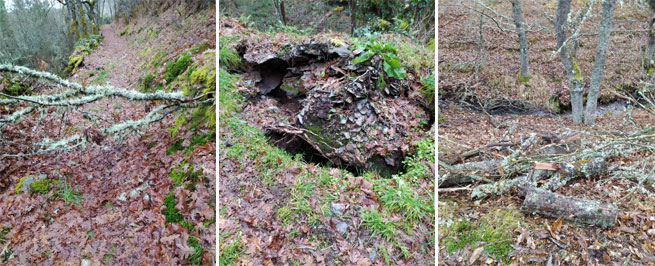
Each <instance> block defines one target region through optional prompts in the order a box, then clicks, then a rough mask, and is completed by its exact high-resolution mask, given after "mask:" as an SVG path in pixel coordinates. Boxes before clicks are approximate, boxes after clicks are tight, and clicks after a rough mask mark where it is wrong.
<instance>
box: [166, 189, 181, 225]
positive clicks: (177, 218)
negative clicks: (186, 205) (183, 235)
mask: <svg viewBox="0 0 655 266" xmlns="http://www.w3.org/2000/svg"><path fill="white" fill-rule="evenodd" d="M164 206H166V209H165V210H163V211H161V213H162V214H163V215H164V217H166V222H167V223H179V222H182V221H184V216H182V214H180V212H179V211H178V210H177V209H175V195H174V194H173V193H172V192H171V193H169V194H168V196H166V199H164Z"/></svg>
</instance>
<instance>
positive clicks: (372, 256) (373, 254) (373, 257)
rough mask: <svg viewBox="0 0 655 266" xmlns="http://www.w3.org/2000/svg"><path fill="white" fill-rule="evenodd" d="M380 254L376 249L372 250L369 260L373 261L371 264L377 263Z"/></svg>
mask: <svg viewBox="0 0 655 266" xmlns="http://www.w3.org/2000/svg"><path fill="white" fill-rule="evenodd" d="M377 256H378V254H377V252H376V251H375V249H373V250H371V254H369V255H368V258H369V259H371V262H373V261H375V258H377Z"/></svg>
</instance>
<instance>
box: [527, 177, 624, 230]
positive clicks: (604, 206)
mask: <svg viewBox="0 0 655 266" xmlns="http://www.w3.org/2000/svg"><path fill="white" fill-rule="evenodd" d="M523 188H524V189H525V190H526V196H525V201H523V206H521V211H522V212H524V213H532V214H535V213H538V214H541V215H544V216H548V217H553V218H559V217H563V218H564V219H566V220H568V221H572V222H578V223H584V224H591V225H599V226H603V227H611V226H614V223H615V222H616V216H617V213H618V208H617V207H616V205H615V204H613V203H606V202H601V201H595V200H586V199H581V198H574V197H567V196H562V195H559V194H556V193H553V192H550V191H546V190H543V189H539V188H531V187H523Z"/></svg>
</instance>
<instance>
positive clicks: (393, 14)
mask: <svg viewBox="0 0 655 266" xmlns="http://www.w3.org/2000/svg"><path fill="white" fill-rule="evenodd" d="M219 3H220V5H221V10H220V12H221V15H223V16H227V17H233V18H239V19H240V20H241V22H250V23H252V26H254V27H256V28H257V29H259V30H269V29H275V28H280V27H287V29H290V28H291V29H295V30H298V29H303V30H310V31H316V32H325V31H328V30H333V31H341V32H351V30H352V31H354V33H355V34H356V35H363V34H365V33H367V32H372V31H378V32H380V31H381V32H396V33H401V34H404V35H407V36H410V37H413V38H415V39H417V40H420V41H424V42H428V41H430V40H433V39H434V31H435V25H434V16H435V1H434V0H407V1H389V0H314V1H299V0H286V1H284V0H268V1H261V0H244V1H235V0H219ZM351 10H352V11H351ZM283 15H284V16H283ZM353 25H354V26H355V27H353ZM351 28H352V29H351Z"/></svg>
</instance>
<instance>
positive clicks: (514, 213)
mask: <svg viewBox="0 0 655 266" xmlns="http://www.w3.org/2000/svg"><path fill="white" fill-rule="evenodd" d="M522 2H523V8H524V9H523V11H524V17H525V18H526V21H527V22H528V23H539V24H541V25H543V26H544V27H546V28H551V29H552V26H551V24H549V22H548V20H546V19H545V16H544V14H555V12H554V11H555V8H556V4H553V3H554V2H544V1H522ZM464 4H466V5H469V6H471V7H475V8H476V9H480V10H482V7H480V6H478V5H474V4H473V3H470V2H467V3H464ZM579 4H580V3H577V2H576V3H574V4H573V5H574V8H573V9H575V10H577V9H578V8H579ZM490 6H491V7H492V8H494V9H495V10H498V11H499V12H500V13H501V14H504V15H505V16H508V17H511V4H510V3H508V2H502V3H501V2H495V3H493V4H490ZM598 13H600V12H598ZM598 17H599V16H592V17H591V19H590V20H589V21H587V23H586V26H585V27H584V28H583V32H585V33H588V35H584V36H585V37H584V38H583V39H582V41H581V42H582V44H583V45H581V47H580V49H581V50H580V51H579V52H578V54H579V55H580V57H579V58H578V62H579V63H580V67H581V68H582V69H583V73H584V74H585V76H584V77H585V79H586V80H587V79H588V77H589V75H590V73H591V67H592V65H593V60H592V56H593V54H594V53H595V46H596V35H593V30H594V29H595V28H597V25H598V20H599V18H598ZM645 18H646V16H645V13H644V12H641V11H639V10H637V8H636V7H634V6H632V5H630V4H626V5H624V6H617V10H616V13H615V21H614V22H613V28H615V29H616V30H617V32H616V33H613V34H612V42H611V44H610V52H609V53H608V65H607V66H606V70H605V78H604V84H605V85H603V88H602V93H601V94H602V95H604V96H601V97H602V99H603V100H602V104H609V103H613V102H614V103H617V102H622V101H623V99H620V98H618V97H616V96H615V94H614V93H611V91H618V92H627V91H625V90H623V89H625V88H633V87H640V86H641V85H639V84H640V83H639V82H640V80H642V79H643V78H644V75H643V74H640V73H643V72H644V71H643V70H641V66H640V64H641V62H640V54H639V52H638V51H640V49H643V48H641V47H642V46H644V45H645V44H646V33H644V32H640V31H639V30H640V29H644V28H647V19H645ZM439 21H440V23H439V37H440V38H439V66H438V67H439V110H440V115H439V124H438V132H439V146H438V158H439V161H440V162H449V163H462V161H461V160H459V159H458V157H459V156H461V155H462V154H463V153H465V152H467V151H470V150H473V149H475V148H479V147H483V146H485V145H488V144H492V143H498V142H501V141H509V142H511V143H513V145H514V146H513V147H516V145H519V144H520V143H521V140H522V139H524V137H526V136H528V135H529V134H531V133H537V134H552V135H559V136H561V135H563V134H565V133H571V132H582V133H584V134H583V136H584V137H583V140H582V141H583V143H585V145H590V144H593V143H595V142H596V141H598V140H599V139H598V137H594V135H595V136H601V134H607V132H635V131H637V130H638V129H641V128H643V127H646V126H649V125H653V124H654V123H655V117H654V116H653V115H652V114H649V113H648V112H646V111H645V110H644V109H638V108H635V109H632V108H630V107H629V106H627V105H625V104H623V103H621V104H619V106H618V108H614V107H613V106H612V107H609V105H608V106H607V107H604V108H605V109H606V110H604V111H603V113H602V114H601V116H600V117H598V118H597V119H596V125H594V126H591V127H586V126H579V125H573V123H572V120H571V118H570V117H569V116H567V115H566V111H565V110H561V113H560V114H556V113H550V112H549V111H553V109H551V108H550V106H549V105H548V104H549V101H548V100H549V98H551V97H552V96H555V97H559V98H560V99H562V102H566V100H565V98H566V97H568V96H567V94H568V92H567V89H566V86H567V84H565V83H566V77H565V76H564V73H563V72H562V70H561V69H562V66H561V63H560V62H559V58H558V57H554V55H553V52H554V50H555V37H554V34H552V33H551V32H537V33H528V38H529V43H530V59H531V62H530V64H531V65H530V67H531V70H532V71H533V74H534V78H533V79H531V80H530V81H529V82H528V83H520V82H516V77H517V72H518V68H519V50H518V41H517V37H516V35H515V34H512V33H507V32H501V31H499V30H497V28H496V25H495V24H494V23H493V22H491V21H489V20H488V19H485V20H484V22H483V25H485V26H484V44H485V46H484V51H485V57H484V58H485V61H484V64H482V65H481V66H480V68H479V71H478V70H476V65H477V64H478V63H479V59H480V57H478V55H479V51H480V47H479V46H478V43H479V42H478V40H479V34H478V33H479V32H478V26H479V25H478V23H479V14H478V13H474V12H472V11H471V10H470V9H468V8H465V7H463V6H462V4H461V3H460V2H456V1H444V2H440V5H439ZM507 27H510V26H507ZM510 28H511V27H510ZM512 29H513V28H512ZM622 31H623V32H622ZM465 95H468V96H465ZM471 95H474V96H471ZM494 101H495V103H494ZM509 103H520V104H516V106H519V108H516V109H511V108H505V107H507V106H508V105H509ZM480 106H486V107H493V108H490V109H488V110H487V111H488V113H485V112H482V111H480V110H482V108H480ZM496 107H497V109H494V108H496ZM502 108H505V109H502ZM507 155H508V151H507V149H493V148H492V149H488V150H486V151H485V152H483V153H482V154H481V155H480V156H474V157H472V158H470V159H465V160H464V161H463V162H473V161H479V160H480V161H481V160H490V159H502V158H503V157H505V156H507ZM646 156H648V153H647V152H646V153H636V154H624V155H621V156H615V157H611V158H608V159H607V160H606V161H607V163H608V164H610V165H614V166H621V167H623V166H636V165H635V162H636V161H638V159H640V158H644V157H646ZM446 172H447V171H446V170H445V169H444V168H441V167H440V168H439V174H440V177H441V176H443V175H444V174H445V173H446ZM611 176H612V175H611V173H606V174H602V175H596V176H592V177H590V178H578V179H575V180H573V181H571V182H570V183H568V184H567V185H565V186H563V187H561V188H559V189H557V190H556V191H555V192H556V193H559V194H562V195H566V196H571V197H578V198H584V199H590V200H598V201H604V202H612V203H615V204H616V205H617V206H618V210H619V212H618V217H617V221H616V224H615V225H614V226H612V227H609V228H601V227H596V226H586V225H581V224H577V223H574V222H568V221H564V222H562V220H558V219H555V218H550V217H544V216H540V215H536V214H531V213H527V214H526V213H523V212H521V211H520V207H521V205H522V202H523V197H521V196H519V194H518V193H517V192H516V191H512V192H510V193H505V194H502V195H500V196H488V197H485V198H482V199H478V200H473V199H472V196H471V190H472V189H473V188H474V187H475V186H477V185H479V184H481V182H480V181H478V182H476V183H474V184H470V185H462V186H460V187H459V188H457V189H454V188H440V189H439V200H438V203H437V207H438V230H439V239H438V241H439V250H438V251H437V252H438V253H439V255H438V256H439V261H440V264H443V265H469V264H482V265H496V264H498V263H501V264H511V265H528V264H530V265H546V264H548V265H652V264H654V263H655V256H653V254H655V244H654V243H655V242H654V241H653V240H655V223H654V222H653V221H655V205H654V204H653V199H652V197H650V196H649V195H647V193H644V192H638V191H637V192H635V191H633V192H629V191H630V189H631V188H633V187H634V186H636V185H637V182H635V181H631V180H627V179H624V178H611ZM490 178H492V177H490ZM646 187H647V190H648V191H649V192H652V191H653V188H652V187H649V186H646Z"/></svg>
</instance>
